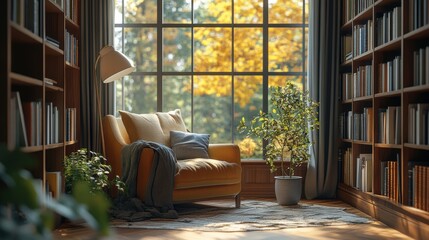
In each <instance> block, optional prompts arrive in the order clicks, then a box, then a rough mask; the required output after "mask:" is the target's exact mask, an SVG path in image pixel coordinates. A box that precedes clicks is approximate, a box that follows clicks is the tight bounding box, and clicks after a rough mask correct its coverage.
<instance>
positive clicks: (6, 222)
mask: <svg viewBox="0 0 429 240" xmlns="http://www.w3.org/2000/svg"><path fill="white" fill-rule="evenodd" d="M34 162H35V161H34V160H33V159H32V158H31V157H30V156H29V155H27V154H25V153H22V152H21V151H19V150H14V151H8V150H7V149H6V147H5V146H0V236H1V238H2V239H51V238H52V235H51V233H52V230H53V228H54V224H55V215H54V213H57V214H59V215H61V216H64V217H66V218H68V219H70V220H72V221H73V220H78V219H82V220H84V221H85V222H86V223H88V225H89V226H90V227H91V228H93V229H95V230H96V232H97V236H107V235H109V234H110V230H109V225H108V217H107V210H108V208H109V201H108V199H107V198H106V197H105V196H104V195H103V194H102V193H97V194H95V195H94V194H89V190H88V189H89V186H88V184H86V183H81V184H78V185H76V186H75V188H74V192H73V195H72V196H68V195H61V196H60V198H59V199H58V200H55V199H51V198H47V197H46V195H45V193H44V192H43V190H42V182H43V181H42V180H41V179H40V180H37V179H33V177H32V176H31V174H30V172H29V171H28V170H26V169H29V168H31V167H33V166H34Z"/></svg>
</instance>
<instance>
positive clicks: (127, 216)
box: [111, 140, 178, 221]
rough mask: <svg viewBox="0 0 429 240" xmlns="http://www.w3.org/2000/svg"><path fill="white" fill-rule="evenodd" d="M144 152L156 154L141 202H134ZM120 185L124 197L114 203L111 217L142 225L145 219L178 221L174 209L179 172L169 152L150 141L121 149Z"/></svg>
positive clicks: (139, 142)
mask: <svg viewBox="0 0 429 240" xmlns="http://www.w3.org/2000/svg"><path fill="white" fill-rule="evenodd" d="M144 148H151V149H153V150H154V152H155V154H154V157H153V164H152V169H151V174H150V176H149V181H148V185H147V187H146V192H145V198H144V202H142V201H140V199H138V198H136V195H137V174H138V172H137V170H138V165H139V161H140V155H141V152H142V151H143V149H144ZM121 160H122V181H123V182H124V183H125V185H126V191H127V192H126V194H120V196H119V197H117V198H116V199H115V200H114V207H113V208H112V210H111V214H112V216H113V217H116V218H120V219H124V220H128V221H141V220H144V219H147V218H153V217H161V218H177V217H178V214H177V212H176V211H175V210H174V206H173V189H174V176H175V175H176V173H177V171H178V165H177V160H176V156H175V155H174V152H173V150H172V149H171V148H169V147H167V146H165V145H162V144H159V143H155V142H149V141H143V140H140V141H136V142H133V143H131V144H129V145H126V146H125V147H124V148H123V149H122V153H121Z"/></svg>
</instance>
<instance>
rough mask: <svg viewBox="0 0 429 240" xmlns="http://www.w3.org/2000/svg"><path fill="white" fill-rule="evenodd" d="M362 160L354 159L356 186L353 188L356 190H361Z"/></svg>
mask: <svg viewBox="0 0 429 240" xmlns="http://www.w3.org/2000/svg"><path fill="white" fill-rule="evenodd" d="M362 172H363V171H362V159H361V158H356V185H355V187H356V188H357V189H360V190H362V185H363V184H362V182H363V179H362Z"/></svg>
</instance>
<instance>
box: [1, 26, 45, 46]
mask: <svg viewBox="0 0 429 240" xmlns="http://www.w3.org/2000/svg"><path fill="white" fill-rule="evenodd" d="M9 24H10V27H11V35H12V39H13V40H14V41H16V42H25V43H35V44H42V43H43V39H42V38H41V37H39V36H37V35H36V34H34V33H33V32H31V31H30V30H28V29H26V28H25V27H23V26H20V25H18V24H17V23H15V22H13V21H9Z"/></svg>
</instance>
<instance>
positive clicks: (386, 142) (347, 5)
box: [338, 0, 429, 238]
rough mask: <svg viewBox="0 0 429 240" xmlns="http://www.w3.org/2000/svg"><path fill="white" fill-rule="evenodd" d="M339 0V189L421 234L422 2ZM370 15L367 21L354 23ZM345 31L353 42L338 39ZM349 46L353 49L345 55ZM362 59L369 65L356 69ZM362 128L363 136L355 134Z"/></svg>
mask: <svg viewBox="0 0 429 240" xmlns="http://www.w3.org/2000/svg"><path fill="white" fill-rule="evenodd" d="M342 3H343V7H342V9H343V11H342V14H343V16H342V18H341V19H342V26H341V30H340V31H341V40H342V41H341V42H342V46H340V49H341V51H342V52H341V55H340V62H341V65H340V76H339V81H340V86H342V99H341V100H340V104H339V110H340V113H341V115H340V125H341V126H340V127H341V135H340V136H339V142H340V148H339V176H340V177H339V181H340V183H339V187H338V196H339V197H340V198H341V199H342V200H343V201H345V202H348V203H350V204H352V205H353V206H355V207H357V208H358V209H360V210H362V211H364V212H366V213H368V214H370V215H372V216H373V217H375V218H377V219H380V220H381V221H383V222H385V223H386V224H387V225H389V226H391V227H393V228H396V229H398V230H400V231H401V232H404V233H406V234H408V235H410V236H411V237H414V238H422V237H423V236H427V235H428V234H429V212H428V211H429V136H428V135H429V113H428V112H429V110H428V109H429V94H428V93H429V3H428V1H426V0H378V1H377V0H355V1H350V0H343V1H342ZM419 4H421V5H419ZM357 6H359V7H360V8H361V11H360V12H359V11H357ZM416 11H419V12H418V13H416ZM369 23H372V27H369V28H367V29H363V30H360V32H359V33H357V31H356V30H355V29H356V26H363V25H368V26H369V25H370V24H369ZM368 29H369V30H368ZM350 34H351V35H352V36H351V39H352V40H351V41H352V42H351V43H350V42H348V43H345V42H346V39H350V37H346V36H350ZM357 35H360V38H359V39H357V38H356V36H357ZM346 44H348V45H349V46H350V45H351V46H352V49H349V48H348V47H347V46H346ZM356 46H357V47H358V48H359V49H355V48H356ZM360 49H363V51H362V50H360ZM359 50H360V51H359ZM350 51H351V52H352V57H351V58H350V57H347V58H346V56H349V52H350ZM362 66H371V68H369V67H368V68H366V70H368V71H369V72H368V71H363V73H364V74H362V72H359V71H361V70H362ZM350 74H351V76H352V80H350ZM345 76H348V78H346V77H345ZM362 77H364V78H363V79H364V81H366V82H365V83H362ZM368 78H370V79H371V81H367V80H366V79H368ZM346 79H348V80H347V83H346ZM359 79H360V81H359ZM349 87H350V88H349ZM362 91H363V92H365V93H366V94H362ZM345 92H347V95H346V94H345ZM350 92H351V93H352V94H351V97H350ZM345 96H348V98H345ZM368 108H371V109H372V111H373V116H372V118H371V117H370V119H369V120H368V118H365V117H366V116H361V115H360V114H361V113H362V112H363V110H364V109H368ZM356 115H357V116H358V117H357V118H356V117H355V116H356ZM364 120H365V121H367V122H366V124H362V121H364ZM368 127H369V129H368ZM362 132H366V133H368V134H370V135H371V136H370V138H369V139H367V140H364V139H362V138H360V137H356V135H358V136H360V135H362ZM362 154H370V156H371V157H372V163H371V164H372V165H371V175H372V176H371V177H370V178H371V181H372V190H371V191H362V189H361V188H359V186H358V184H357V180H359V179H360V178H359V176H357V175H359V171H358V170H357V167H358V163H359V161H360V157H361V156H362ZM416 166H418V167H416ZM416 202H417V204H416ZM403 223H407V224H403Z"/></svg>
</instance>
